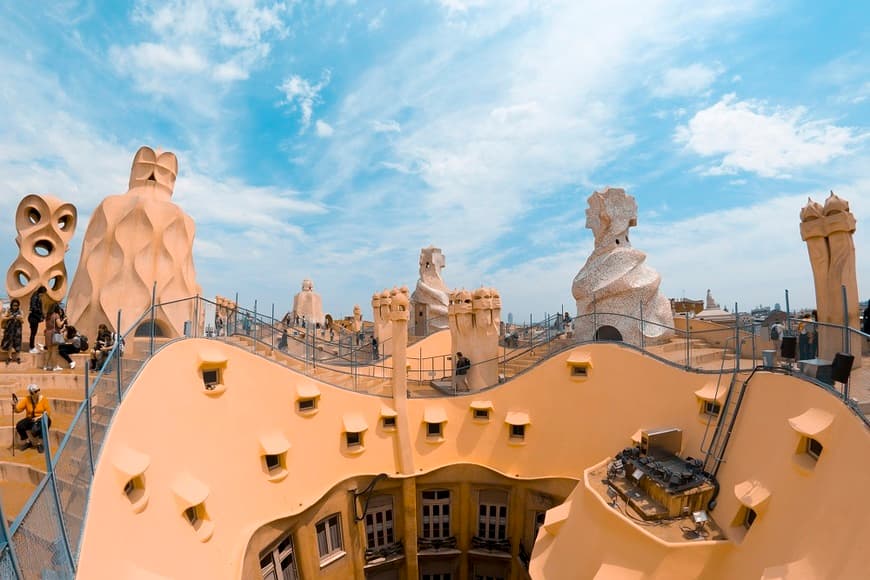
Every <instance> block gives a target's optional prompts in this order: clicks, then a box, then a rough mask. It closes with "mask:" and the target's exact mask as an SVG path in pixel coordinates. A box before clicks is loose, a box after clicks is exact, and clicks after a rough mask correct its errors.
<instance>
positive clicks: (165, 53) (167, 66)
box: [109, 42, 208, 88]
mask: <svg viewBox="0 0 870 580" xmlns="http://www.w3.org/2000/svg"><path fill="white" fill-rule="evenodd" d="M109 57H110V58H111V59H112V60H113V61H114V62H115V66H116V67H117V68H118V69H120V70H125V71H128V70H129V71H140V70H148V71H153V72H158V71H159V72H160V73H163V74H167V73H168V74H170V75H173V74H176V73H177V74H191V73H199V72H202V71H204V70H206V68H208V61H207V60H206V59H205V58H204V57H203V55H202V54H200V52H199V49H197V48H196V47H194V46H191V45H189V44H183V45H180V46H167V45H164V44H155V43H153V42H142V43H140V44H134V45H131V46H128V47H126V48H125V49H121V48H119V47H117V46H113V47H111V48H110V49H109ZM143 81H144V82H145V84H146V86H145V88H153V87H154V86H155V85H156V84H158V83H161V84H162V83H164V82H165V80H164V78H163V77H162V75H161V76H160V77H157V78H154V79H152V80H150V81H147V80H145V79H143Z"/></svg>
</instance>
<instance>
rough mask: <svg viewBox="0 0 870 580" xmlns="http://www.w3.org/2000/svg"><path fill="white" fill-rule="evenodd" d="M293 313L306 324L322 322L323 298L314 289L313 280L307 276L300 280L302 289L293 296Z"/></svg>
mask: <svg viewBox="0 0 870 580" xmlns="http://www.w3.org/2000/svg"><path fill="white" fill-rule="evenodd" d="M293 314H294V315H296V316H298V317H299V318H300V319H302V318H303V317H304V318H305V321H306V324H311V325H314V324H317V323H318V322H319V323H320V324H323V299H322V298H321V297H320V294H318V293H317V292H315V291H314V282H312V281H311V280H308V279H307V278H306V279H305V280H303V281H302V291H301V292H298V293H297V294H296V296H294V297H293Z"/></svg>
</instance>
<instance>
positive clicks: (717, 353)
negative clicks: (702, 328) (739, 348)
mask: <svg viewBox="0 0 870 580" xmlns="http://www.w3.org/2000/svg"><path fill="white" fill-rule="evenodd" d="M646 351H647V352H649V353H650V354H654V355H657V356H660V357H662V358H664V359H667V360H669V361H671V362H674V363H677V364H680V365H685V364H686V339H685V338H671V339H670V340H669V341H668V342H666V343H664V344H657V345H654V346H647V347H646ZM725 360H726V361H728V360H734V352H733V351H729V352H726V354H725ZM721 362H722V349H721V348H713V347H711V346H710V345H709V344H707V342H706V341H704V340H703V339H698V338H693V339H690V340H689V364H690V366H693V367H707V366H709V365H710V363H721ZM726 364H727V363H726Z"/></svg>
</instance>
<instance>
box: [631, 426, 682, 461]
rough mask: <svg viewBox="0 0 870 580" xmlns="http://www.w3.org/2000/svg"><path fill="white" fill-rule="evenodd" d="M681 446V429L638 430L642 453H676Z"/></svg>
mask: <svg viewBox="0 0 870 580" xmlns="http://www.w3.org/2000/svg"><path fill="white" fill-rule="evenodd" d="M682 446H683V431H682V429H676V428H673V427H672V428H668V429H644V430H642V431H641V432H640V451H641V453H643V454H644V455H658V454H666V455H678V454H679V453H680V448H682Z"/></svg>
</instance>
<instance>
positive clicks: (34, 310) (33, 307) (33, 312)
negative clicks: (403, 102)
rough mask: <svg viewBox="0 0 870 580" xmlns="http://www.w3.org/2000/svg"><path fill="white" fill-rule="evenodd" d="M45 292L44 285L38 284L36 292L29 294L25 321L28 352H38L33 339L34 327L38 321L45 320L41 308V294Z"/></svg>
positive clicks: (34, 336)
mask: <svg viewBox="0 0 870 580" xmlns="http://www.w3.org/2000/svg"><path fill="white" fill-rule="evenodd" d="M45 292H46V289H45V286H40V287H39V288H37V289H36V292H34V293H33V294H31V295H30V311H29V312H28V313H27V323H28V324H29V325H30V341H29V342H30V354H37V353H38V352H39V350H38V349H37V348H36V343H35V342H34V339H35V338H36V328H37V327H38V326H39V323H40V322H42V321H43V320H45V314H43V309H42V295H43V294H45Z"/></svg>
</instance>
